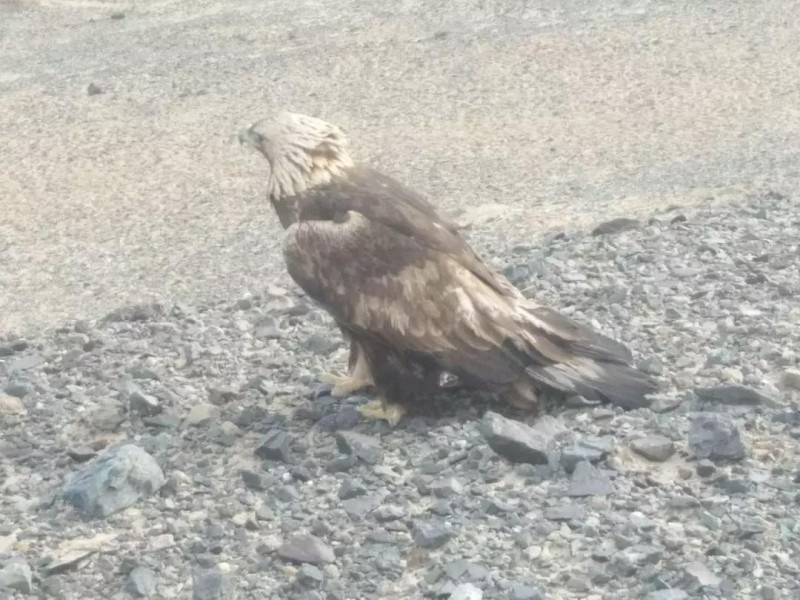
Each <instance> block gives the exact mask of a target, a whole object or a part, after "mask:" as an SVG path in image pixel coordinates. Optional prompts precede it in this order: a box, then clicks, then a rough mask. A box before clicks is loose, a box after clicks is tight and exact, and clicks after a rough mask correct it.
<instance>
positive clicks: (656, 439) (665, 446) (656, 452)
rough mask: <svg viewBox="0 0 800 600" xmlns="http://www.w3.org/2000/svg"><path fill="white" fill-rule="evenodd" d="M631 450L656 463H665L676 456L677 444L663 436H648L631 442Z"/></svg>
mask: <svg viewBox="0 0 800 600" xmlns="http://www.w3.org/2000/svg"><path fill="white" fill-rule="evenodd" d="M631 450H633V451H634V452H635V453H636V454H638V455H639V456H643V457H645V458H646V459H647V460H652V461H654V462H664V461H665V460H667V459H668V458H670V457H671V456H672V455H673V454H675V443H674V442H673V441H672V440H671V439H669V438H668V437H665V436H663V435H648V436H645V437H643V438H639V439H636V440H633V441H632V442H631Z"/></svg>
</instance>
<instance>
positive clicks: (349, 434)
mask: <svg viewBox="0 0 800 600" xmlns="http://www.w3.org/2000/svg"><path fill="white" fill-rule="evenodd" d="M336 445H337V446H338V447H339V450H340V451H341V452H343V453H344V454H352V455H354V456H355V457H357V458H359V459H361V460H363V461H364V462H365V463H368V464H371V465H376V464H378V463H380V462H381V461H382V460H383V449H382V448H381V444H380V441H378V440H377V439H376V438H374V437H370V436H368V435H364V434H362V433H356V432H355V431H339V432H337V433H336Z"/></svg>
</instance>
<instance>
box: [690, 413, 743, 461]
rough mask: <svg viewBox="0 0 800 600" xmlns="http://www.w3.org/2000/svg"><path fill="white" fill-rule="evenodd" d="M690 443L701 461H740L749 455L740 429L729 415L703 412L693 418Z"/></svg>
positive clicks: (691, 448)
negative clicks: (708, 459) (706, 459)
mask: <svg viewBox="0 0 800 600" xmlns="http://www.w3.org/2000/svg"><path fill="white" fill-rule="evenodd" d="M688 443H689V449H690V450H691V451H692V452H693V453H694V455H695V456H696V457H697V458H699V459H704V458H710V459H728V460H740V459H742V458H744V457H745V455H746V454H747V449H746V448H745V445H744V442H743V441H742V438H741V435H740V434H739V428H738V427H737V426H736V425H735V424H734V422H733V420H732V419H731V418H730V416H728V415H721V414H717V413H708V412H701V413H697V414H695V415H694V416H692V420H691V425H690V428H689V440H688Z"/></svg>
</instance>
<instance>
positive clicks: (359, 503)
mask: <svg viewBox="0 0 800 600" xmlns="http://www.w3.org/2000/svg"><path fill="white" fill-rule="evenodd" d="M385 497H386V494H385V493H382V492H378V493H375V494H369V495H366V496H356V497H355V498H350V499H348V500H343V501H342V508H343V509H344V510H345V512H346V513H347V514H348V515H349V516H350V518H352V519H363V518H364V517H365V516H367V515H368V514H369V513H371V512H372V511H373V510H375V509H376V508H377V507H378V506H380V504H381V502H383V499H384V498H385Z"/></svg>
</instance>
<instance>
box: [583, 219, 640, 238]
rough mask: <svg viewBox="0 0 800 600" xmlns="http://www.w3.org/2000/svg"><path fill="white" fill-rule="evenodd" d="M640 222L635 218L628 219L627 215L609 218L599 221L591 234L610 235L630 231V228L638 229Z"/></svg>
mask: <svg viewBox="0 0 800 600" xmlns="http://www.w3.org/2000/svg"><path fill="white" fill-rule="evenodd" d="M641 226H642V222H641V221H638V220H636V219H628V218H627V217H620V218H618V219H611V220H610V221H606V222H604V223H600V225H598V226H597V227H595V228H594V229H592V235H594V236H598V235H610V234H614V233H620V232H622V231H630V230H631V229H639V228H640V227H641Z"/></svg>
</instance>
